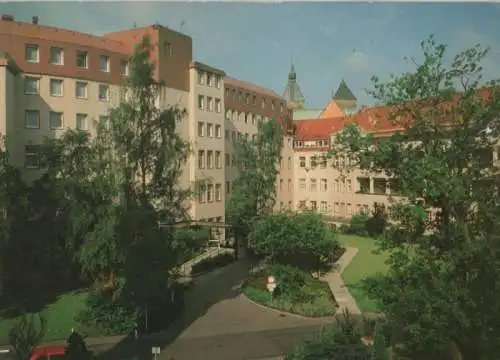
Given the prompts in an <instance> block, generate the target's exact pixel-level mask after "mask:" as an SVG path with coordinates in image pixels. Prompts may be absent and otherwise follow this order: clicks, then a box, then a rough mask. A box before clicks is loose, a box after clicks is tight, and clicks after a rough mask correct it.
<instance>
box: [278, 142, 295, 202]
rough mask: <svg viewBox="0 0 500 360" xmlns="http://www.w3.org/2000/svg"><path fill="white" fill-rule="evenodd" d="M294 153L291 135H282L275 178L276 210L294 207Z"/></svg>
mask: <svg viewBox="0 0 500 360" xmlns="http://www.w3.org/2000/svg"><path fill="white" fill-rule="evenodd" d="M294 170H295V163H294V153H293V137H292V136H288V135H286V136H284V138H283V150H282V151H281V162H280V167H279V175H278V177H277V178H276V204H275V209H276V210H284V209H289V210H293V209H294V201H293V199H294V183H295V179H294Z"/></svg>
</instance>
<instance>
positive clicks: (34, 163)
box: [24, 145, 40, 169]
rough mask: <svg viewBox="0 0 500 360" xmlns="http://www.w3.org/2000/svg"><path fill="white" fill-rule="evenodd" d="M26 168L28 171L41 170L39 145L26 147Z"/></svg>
mask: <svg viewBox="0 0 500 360" xmlns="http://www.w3.org/2000/svg"><path fill="white" fill-rule="evenodd" d="M24 167H25V168H27V169H39V168H40V154H39V147H38V146H37V145H26V146H25V147H24Z"/></svg>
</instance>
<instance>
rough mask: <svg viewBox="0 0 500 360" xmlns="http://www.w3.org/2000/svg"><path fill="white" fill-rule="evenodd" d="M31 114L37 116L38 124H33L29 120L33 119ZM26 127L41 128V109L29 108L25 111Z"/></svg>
mask: <svg viewBox="0 0 500 360" xmlns="http://www.w3.org/2000/svg"><path fill="white" fill-rule="evenodd" d="M30 115H31V116H35V117H36V125H31V124H30V121H28V120H31V119H32V118H31V116H30ZM24 127H25V128H26V129H40V110H31V109H27V110H25V111H24Z"/></svg>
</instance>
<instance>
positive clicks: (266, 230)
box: [249, 211, 339, 271]
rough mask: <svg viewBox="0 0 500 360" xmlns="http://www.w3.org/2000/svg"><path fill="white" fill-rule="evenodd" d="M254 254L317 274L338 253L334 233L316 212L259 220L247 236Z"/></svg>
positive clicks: (286, 214)
mask: <svg viewBox="0 0 500 360" xmlns="http://www.w3.org/2000/svg"><path fill="white" fill-rule="evenodd" d="M249 243H250V244H251V246H252V248H254V249H255V250H256V252H258V253H260V254H264V255H268V256H270V257H271V258H272V259H273V260H274V261H275V262H278V263H280V264H285V265H292V266H296V267H299V268H301V269H304V270H307V271H320V270H322V269H323V268H324V267H325V266H326V265H328V264H329V262H330V260H331V259H332V256H333V255H334V254H335V253H336V252H337V250H338V249H339V243H338V241H337V237H336V233H335V232H333V231H332V229H331V228H330V227H329V226H328V225H327V224H326V223H325V222H324V221H323V218H322V216H321V215H320V214H317V213H315V212H309V211H307V212H303V213H291V212H279V213H273V214H267V215H265V216H262V217H260V218H259V219H258V220H257V221H256V222H255V224H254V227H253V229H252V231H251V232H250V234H249Z"/></svg>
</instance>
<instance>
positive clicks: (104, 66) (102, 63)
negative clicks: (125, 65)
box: [99, 55, 111, 73]
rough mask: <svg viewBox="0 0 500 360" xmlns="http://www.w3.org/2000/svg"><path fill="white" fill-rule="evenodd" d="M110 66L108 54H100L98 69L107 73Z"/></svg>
mask: <svg viewBox="0 0 500 360" xmlns="http://www.w3.org/2000/svg"><path fill="white" fill-rule="evenodd" d="M110 68H111V59H110V57H109V55H100V56H99V70H101V72H105V73H109V71H110Z"/></svg>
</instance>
